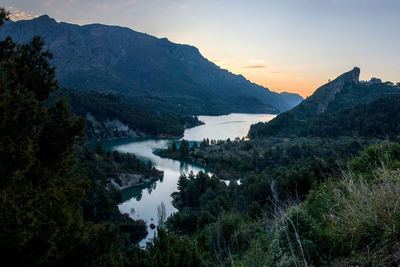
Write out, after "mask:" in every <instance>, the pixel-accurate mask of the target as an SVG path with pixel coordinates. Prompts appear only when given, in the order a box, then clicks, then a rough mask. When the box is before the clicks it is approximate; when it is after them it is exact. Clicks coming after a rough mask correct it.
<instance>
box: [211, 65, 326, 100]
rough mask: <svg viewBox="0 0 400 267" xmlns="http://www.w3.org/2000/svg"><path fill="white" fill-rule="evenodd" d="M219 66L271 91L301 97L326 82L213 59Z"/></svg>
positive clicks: (261, 67)
mask: <svg viewBox="0 0 400 267" xmlns="http://www.w3.org/2000/svg"><path fill="white" fill-rule="evenodd" d="M213 62H215V63H216V64H217V65H219V66H220V67H221V68H223V69H226V70H228V71H230V72H232V73H234V74H241V75H243V76H244V77H245V78H246V79H247V80H249V81H251V82H253V83H256V84H258V85H261V86H264V87H266V88H268V89H269V90H271V91H274V92H277V93H281V92H288V93H296V94H299V95H301V96H302V97H303V98H307V97H308V96H311V95H312V94H313V93H314V92H315V90H316V89H317V88H318V87H320V86H322V85H323V84H325V83H327V82H328V81H323V80H321V79H315V78H313V77H305V76H302V75H299V74H295V73H291V72H286V71H274V70H272V68H270V67H269V66H267V65H262V64H259V65H255V64H254V65H251V64H249V65H245V66H231V65H230V64H229V63H230V62H229V61H224V60H213Z"/></svg>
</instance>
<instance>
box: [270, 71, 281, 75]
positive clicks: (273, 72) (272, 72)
mask: <svg viewBox="0 0 400 267" xmlns="http://www.w3.org/2000/svg"><path fill="white" fill-rule="evenodd" d="M269 73H271V74H281V73H282V72H280V71H270V72H269Z"/></svg>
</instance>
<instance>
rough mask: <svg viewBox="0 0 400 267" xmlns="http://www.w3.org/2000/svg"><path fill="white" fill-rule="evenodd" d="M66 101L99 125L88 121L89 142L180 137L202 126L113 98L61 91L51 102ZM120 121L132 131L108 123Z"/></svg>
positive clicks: (194, 121) (180, 117)
mask: <svg viewBox="0 0 400 267" xmlns="http://www.w3.org/2000/svg"><path fill="white" fill-rule="evenodd" d="M62 97H65V98H67V100H68V103H69V104H70V106H71V111H72V113H73V114H74V115H76V116H80V117H84V118H86V117H87V114H90V115H91V116H92V117H93V118H94V119H95V120H96V122H93V121H91V120H89V119H87V120H86V131H85V133H86V137H87V138H88V139H98V138H116V137H127V136H128V137H130V136H132V135H151V136H180V135H182V134H183V131H184V130H185V128H190V127H194V126H197V125H200V124H201V122H199V121H198V119H197V117H192V116H183V115H177V114H170V113H163V114H162V115H158V114H153V113H149V112H147V111H144V110H142V109H139V108H137V107H134V106H132V105H130V104H127V103H125V102H123V101H121V100H120V99H119V98H118V97H117V96H115V95H112V94H101V93H97V92H93V91H77V90H73V89H65V88H64V89H62V90H58V91H57V92H55V93H54V94H53V95H52V96H51V100H50V101H49V102H54V101H55V100H56V99H59V98H62ZM110 121H119V122H121V123H123V124H125V125H126V126H128V127H129V129H130V130H131V132H129V131H128V130H125V131H123V130H121V129H110V128H113V127H110V126H107V122H108V123H109V122H110Z"/></svg>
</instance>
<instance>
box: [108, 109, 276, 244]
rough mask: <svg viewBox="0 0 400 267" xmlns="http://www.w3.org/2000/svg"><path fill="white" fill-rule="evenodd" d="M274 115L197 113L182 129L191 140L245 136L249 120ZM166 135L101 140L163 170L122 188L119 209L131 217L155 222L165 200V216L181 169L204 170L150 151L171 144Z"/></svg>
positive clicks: (269, 118)
mask: <svg viewBox="0 0 400 267" xmlns="http://www.w3.org/2000/svg"><path fill="white" fill-rule="evenodd" d="M274 116H275V115H268V114H230V115H225V116H199V119H200V120H201V121H203V122H204V123H205V124H204V125H201V126H198V127H195V128H191V129H188V130H186V131H185V134H184V138H185V139H186V140H191V141H201V140H203V139H204V138H209V139H227V138H231V139H234V138H235V137H239V138H242V137H245V136H246V135H247V132H248V130H249V127H250V125H251V124H253V123H256V122H259V121H268V120H271V119H272V118H273V117H274ZM171 142H172V141H171V140H167V139H138V138H136V139H125V140H114V141H107V142H104V143H103V145H104V146H105V148H106V149H107V148H108V149H116V150H118V151H121V152H129V153H134V154H136V156H138V158H140V159H143V160H151V161H152V162H153V164H154V166H155V167H156V168H157V169H159V170H162V171H164V178H163V179H162V180H160V181H156V182H153V183H147V184H144V185H141V186H136V187H130V188H126V189H124V190H122V197H123V201H124V202H123V203H121V204H120V205H119V209H120V211H121V212H122V213H127V214H129V216H131V217H132V218H134V219H143V220H145V221H146V222H147V223H148V225H149V224H150V223H154V224H157V223H156V221H157V207H158V206H159V205H160V204H161V203H162V202H164V203H165V208H166V215H167V217H168V216H169V215H171V214H172V213H173V212H176V211H177V210H176V209H175V208H174V206H172V203H171V202H172V197H171V194H172V193H173V192H175V191H177V182H178V178H179V176H180V174H181V173H183V172H184V173H188V172H190V171H193V173H197V172H199V171H200V170H204V169H203V168H201V167H199V166H195V165H193V164H188V163H184V162H180V161H177V160H171V159H166V158H161V157H159V156H157V155H155V154H154V153H153V152H154V151H156V150H158V149H165V148H167V147H168V146H169V145H170V144H171ZM148 231H149V234H148V236H147V238H146V239H145V240H143V241H142V242H141V245H145V242H146V241H147V240H149V239H150V238H152V237H153V236H154V232H155V230H153V229H150V227H148Z"/></svg>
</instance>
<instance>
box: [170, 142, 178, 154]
mask: <svg viewBox="0 0 400 267" xmlns="http://www.w3.org/2000/svg"><path fill="white" fill-rule="evenodd" d="M171 150H172V151H173V152H176V151H177V148H176V142H175V141H173V142H172V146H171Z"/></svg>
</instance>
